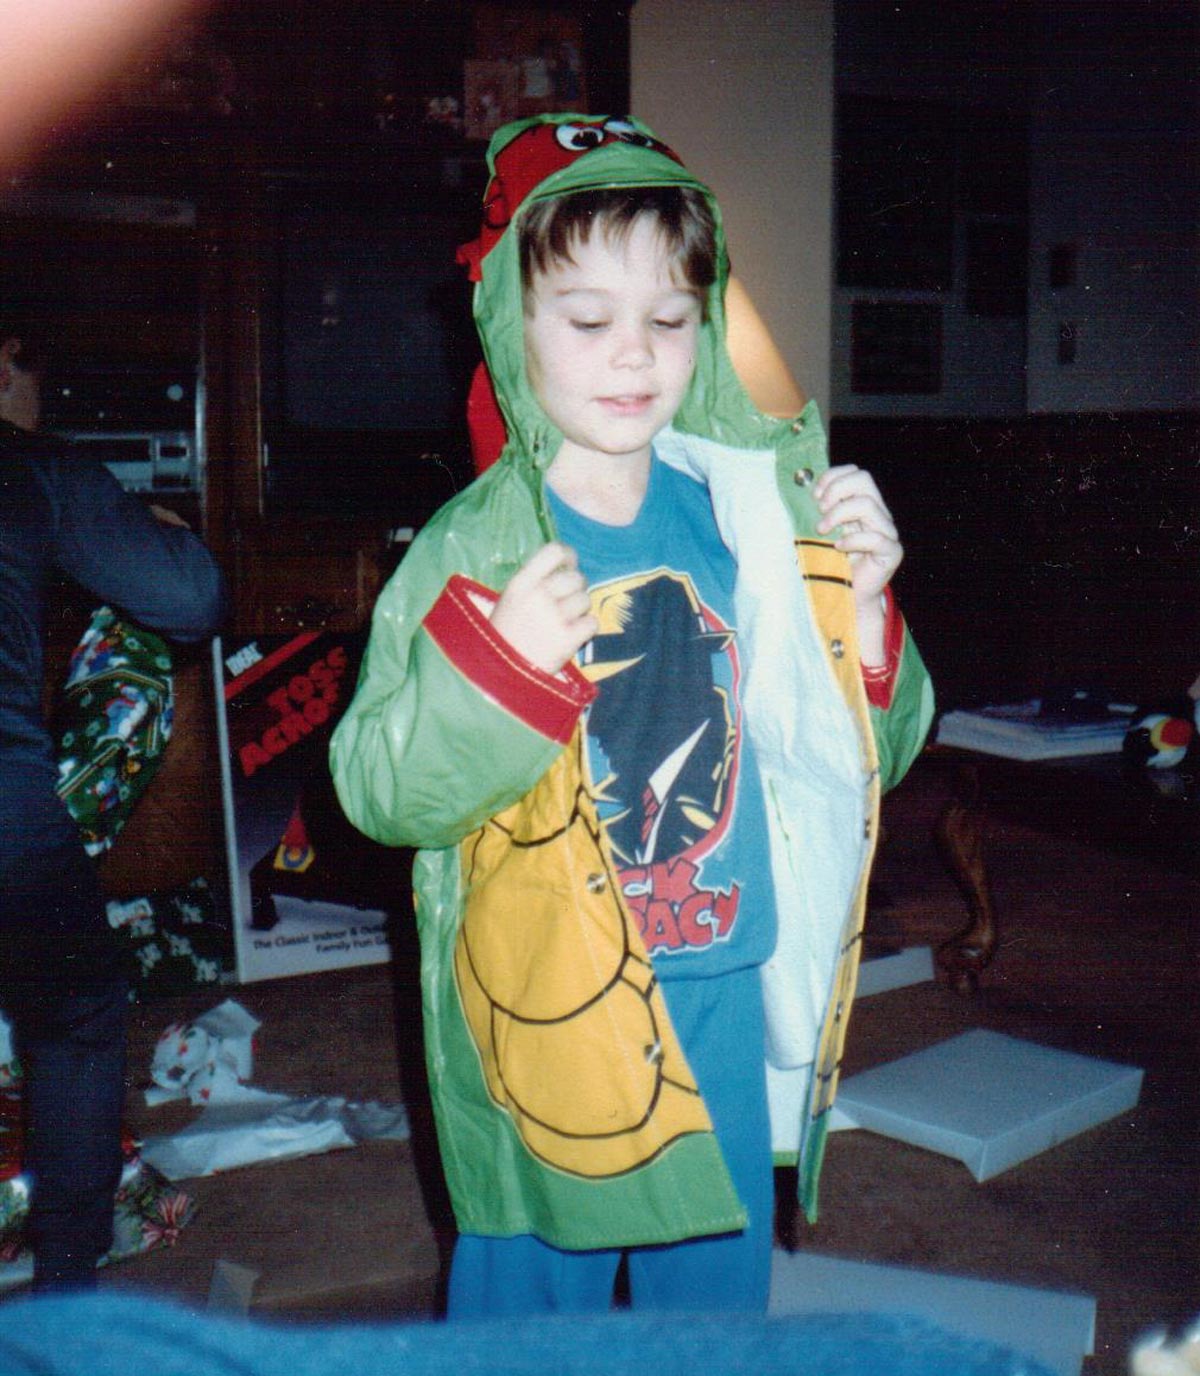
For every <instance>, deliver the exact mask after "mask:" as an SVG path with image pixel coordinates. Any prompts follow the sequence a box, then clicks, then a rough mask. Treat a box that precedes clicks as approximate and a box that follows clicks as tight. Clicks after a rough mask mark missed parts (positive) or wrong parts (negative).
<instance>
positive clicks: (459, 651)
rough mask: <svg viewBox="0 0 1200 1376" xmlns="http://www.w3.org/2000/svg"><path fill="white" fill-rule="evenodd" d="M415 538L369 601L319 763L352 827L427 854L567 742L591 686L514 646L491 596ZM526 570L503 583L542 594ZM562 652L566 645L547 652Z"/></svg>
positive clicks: (512, 797)
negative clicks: (362, 652) (348, 698)
mask: <svg viewBox="0 0 1200 1376" xmlns="http://www.w3.org/2000/svg"><path fill="white" fill-rule="evenodd" d="M424 535H425V536H426V537H427V538H425V539H421V538H418V540H417V542H416V544H414V546H413V548H412V550H411V551H410V552H409V554H408V555H407V556H406V557H405V560H404V563H403V564H402V565H401V566H400V568H399V570H398V571H397V573H396V574H395V575H394V576H393V578H392V580H391V582H390V583H389V584H388V586H387V587H386V588H385V589H384V590H383V593H382V594H381V595H380V598H379V601H378V603H377V604H376V608H375V614H374V617H373V620H372V627H371V638H370V642H369V644H368V646H367V653H366V657H365V659H364V661H363V667H362V671H361V673H360V675H359V682H358V687H357V690H356V692H355V695H354V699H353V701H352V702H351V704H350V706H349V707H348V708H347V710H346V713H345V715H344V716H343V717H342V720H341V721H340V722H339V723H338V726H337V729H336V730H335V732H334V735H333V740H332V742H331V746H330V767H331V770H332V774H333V780H334V784H335V786H336V788H337V793H338V797H339V799H340V800H341V804H342V808H343V810H344V811H345V813H346V816H347V817H349V819H350V820H351V822H353V823H354V825H355V826H356V827H358V829H359V830H360V831H362V832H364V833H365V834H366V835H368V836H370V837H371V838H372V839H374V840H376V841H379V842H381V843H383V844H385V845H400V846H403V845H411V846H421V847H424V848H429V849H437V848H441V847H444V846H450V845H454V844H456V843H457V842H458V841H460V840H461V839H462V838H463V837H464V836H467V835H469V834H470V833H471V832H472V831H474V830H475V829H476V828H477V827H479V826H481V825H482V824H483V823H484V822H485V821H487V819H488V818H490V817H493V816H495V815H496V814H497V813H499V812H501V811H503V810H504V809H505V808H507V807H510V806H511V805H512V804H513V803H515V802H517V801H518V800H519V799H520V798H522V797H523V796H524V795H525V794H526V793H527V792H528V791H529V790H530V789H531V788H532V787H533V785H534V784H535V783H536V782H537V781H538V780H539V779H540V778H541V777H542V776H543V775H544V774H545V773H546V771H547V770H548V769H549V768H550V766H551V765H552V764H553V763H554V761H555V760H556V759H557V758H558V757H559V756H560V755H561V753H562V751H563V749H564V747H565V746H566V745H567V744H568V742H569V741H570V740H571V738H572V736H573V735H574V732H575V728H576V725H577V724H578V721H579V718H580V715H581V713H582V712H583V709H584V708H585V707H586V706H587V704H588V703H589V702H590V701H591V699H592V697H593V696H594V689H593V688H592V686H591V684H589V683H588V682H587V680H586V679H584V678H583V676H582V675H581V674H580V673H579V672H578V670H577V669H576V668H575V667H574V665H573V664H570V663H569V662H565V660H561V659H560V660H559V663H560V665H561V667H560V668H559V669H558V670H557V671H553V670H551V669H549V668H543V667H539V665H538V664H537V663H535V662H533V661H532V660H531V659H529V658H527V657H526V655H525V653H523V652H521V651H518V650H517V649H516V648H515V647H514V645H513V644H512V643H511V642H510V641H509V640H508V639H507V638H506V636H505V635H503V634H501V632H500V631H499V630H497V628H496V626H495V625H494V624H493V620H492V617H493V613H494V612H496V611H497V609H498V605H499V603H500V601H501V599H500V598H499V597H498V595H497V594H496V593H495V592H493V591H492V590H491V589H488V588H486V587H483V586H482V585H480V584H479V583H477V582H474V581H473V580H471V579H469V578H466V577H464V576H462V575H461V574H456V573H451V574H450V575H449V577H447V573H446V570H445V569H444V568H442V567H441V566H440V562H439V560H438V558H437V557H436V554H435V553H434V552H432V551H434V550H435V547H436V546H437V545H438V543H439V537H438V535H436V534H435V535H433V536H432V538H428V537H430V532H429V531H428V530H427V531H426V532H424ZM538 558H539V556H538V555H535V556H534V559H535V560H537V559H538ZM541 559H542V560H543V561H546V560H547V556H545V555H544V554H542V555H541ZM549 562H553V561H549ZM531 565H532V570H533V572H532V574H528V570H529V569H530V568H531ZM531 565H526V569H525V570H523V572H526V573H527V577H526V578H525V579H523V580H521V574H520V573H518V574H517V575H515V576H514V579H513V582H514V583H515V582H518V580H521V581H522V582H523V583H524V584H525V585H526V590H527V591H528V592H529V593H530V594H531V595H532V596H533V597H534V598H535V599H536V598H537V597H540V596H543V595H545V594H546V593H547V589H546V588H545V586H544V581H545V580H544V579H543V578H541V577H539V574H538V568H539V566H538V565H537V564H533V563H532V561H531ZM443 580H445V581H444V582H443ZM509 586H510V587H511V586H512V584H511V583H510V585H509ZM520 590H521V589H520V584H518V592H520ZM551 595H553V593H552V592H551ZM518 600H519V601H523V600H524V598H523V597H521V598H519V599H518ZM512 602H513V599H512V598H509V599H508V607H509V610H510V611H511V610H513V607H512ZM517 612H518V616H517V619H518V620H520V619H521V612H520V608H519V607H518V608H517ZM505 620H506V618H505V616H504V615H503V614H502V615H501V624H504V622H505ZM509 629H510V633H511V624H510V627H509ZM560 629H561V628H560ZM517 634H518V638H520V633H519V632H518V633H517ZM551 634H552V636H553V637H556V638H557V636H558V634H559V632H557V631H552V632H551ZM568 639H569V636H568ZM571 652H572V651H571V650H569V649H566V648H565V645H564V646H563V647H560V649H558V650H555V651H554V652H553V654H552V656H551V658H552V659H554V658H557V657H558V656H559V654H570V653H571Z"/></svg>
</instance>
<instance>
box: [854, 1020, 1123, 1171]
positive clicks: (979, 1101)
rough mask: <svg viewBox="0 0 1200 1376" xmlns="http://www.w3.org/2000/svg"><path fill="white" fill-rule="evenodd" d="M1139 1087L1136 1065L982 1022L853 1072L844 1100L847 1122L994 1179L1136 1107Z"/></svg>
mask: <svg viewBox="0 0 1200 1376" xmlns="http://www.w3.org/2000/svg"><path fill="white" fill-rule="evenodd" d="M1141 1087H1142V1072H1141V1071H1140V1070H1138V1069H1136V1068H1135V1067H1133V1066H1126V1065H1116V1064H1114V1063H1113V1062H1111V1061H1100V1060H1095V1059H1093V1058H1092V1057H1090V1056H1078V1055H1075V1054H1074V1053H1073V1052H1069V1051H1056V1050H1054V1049H1053V1048H1051V1047H1047V1046H1037V1045H1035V1044H1034V1043H1033V1042H1025V1041H1019V1040H1018V1039H1017V1038H1015V1037H1006V1036H1004V1035H1002V1034H1001V1033H999V1032H989V1031H986V1030H984V1029H976V1030H975V1031H972V1032H964V1033H963V1034H962V1035H961V1036H958V1037H951V1038H950V1040H949V1041H944V1042H939V1043H938V1044H937V1045H935V1046H931V1047H927V1048H926V1049H925V1050H924V1051H917V1052H915V1053H914V1054H913V1055H911V1056H903V1057H901V1059H900V1060H898V1061H890V1062H889V1063H888V1064H887V1065H881V1066H877V1067H876V1068H875V1069H874V1070H865V1071H863V1072H861V1073H860V1074H858V1075H853V1076H851V1077H850V1078H849V1079H847V1080H844V1081H843V1082H842V1087H841V1089H840V1091H839V1093H838V1098H837V1106H838V1108H839V1109H840V1110H841V1118H842V1119H848V1120H849V1124H853V1125H854V1126H856V1127H860V1128H867V1129H869V1130H870V1131H871V1132H879V1133H883V1134H884V1135H885V1136H887V1137H895V1138H897V1139H898V1140H900V1141H901V1142H909V1143H911V1144H912V1145H913V1146H917V1147H928V1148H929V1150H930V1151H937V1152H941V1153H942V1154H943V1155H945V1156H953V1157H955V1158H957V1159H958V1160H959V1161H961V1162H962V1163H963V1164H964V1165H965V1166H966V1167H967V1169H968V1170H969V1171H970V1172H971V1174H972V1175H973V1176H974V1177H975V1179H976V1180H989V1179H990V1178H991V1177H992V1176H994V1175H999V1174H1000V1172H1001V1171H1005V1170H1008V1168H1009V1167H1010V1166H1015V1165H1016V1164H1017V1163H1018V1162H1020V1161H1025V1160H1028V1158H1029V1157H1031V1156H1036V1155H1037V1154H1038V1153H1039V1152H1043V1151H1046V1150H1048V1149H1049V1148H1050V1147H1054V1146H1057V1145H1058V1144H1059V1143H1060V1142H1065V1141H1066V1140H1067V1139H1068V1138H1069V1137H1075V1136H1077V1135H1078V1134H1079V1133H1081V1132H1084V1131H1085V1130H1086V1129H1088V1128H1090V1127H1095V1126H1096V1124H1098V1123H1103V1122H1105V1121H1106V1120H1108V1119H1109V1118H1115V1117H1116V1116H1117V1114H1118V1113H1124V1112H1125V1111H1126V1110H1127V1109H1131V1108H1132V1107H1133V1106H1134V1105H1135V1104H1136V1103H1137V1101H1138V1095H1139V1094H1140V1093H1141ZM849 1124H847V1126H848V1125H849Z"/></svg>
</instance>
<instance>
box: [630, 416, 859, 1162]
mask: <svg viewBox="0 0 1200 1376" xmlns="http://www.w3.org/2000/svg"><path fill="white" fill-rule="evenodd" d="M655 451H656V453H657V454H658V456H659V457H660V458H661V459H662V460H663V461H664V462H665V463H668V464H670V465H671V466H672V467H674V468H677V469H679V470H680V471H681V472H684V473H687V474H689V475H690V476H692V477H694V478H698V479H700V480H702V481H703V482H705V483H706V484H707V486H708V489H709V492H710V494H711V497H712V503H713V510H714V512H715V514H716V519H717V526H718V529H719V530H720V532H721V535H722V538H723V539H724V541H725V543H726V544H727V545H728V546H729V548H730V550H731V551H732V553H733V555H734V557H735V558H736V559H737V562H738V578H737V585H736V588H735V593H734V602H735V611H736V618H737V625H738V641H739V645H740V647H741V653H742V662H743V666H744V679H743V692H742V702H743V708H744V713H745V722H746V729H747V731H748V732H749V734H750V738H751V740H752V741H753V743H754V749H755V753H756V755H757V758H758V764H759V769H760V771H761V773H762V779H763V789H764V793H765V797H766V805H767V826H768V833H769V837H770V854H771V866H772V871H773V876H774V880H775V896H776V903H777V907H778V916H779V937H778V941H777V944H776V948H775V953H774V955H773V956H772V957H771V959H770V960H768V961H767V962H766V964H765V965H764V966H763V969H762V980H763V999H764V1004H765V1008H766V1017H767V1059H768V1062H769V1064H770V1065H771V1066H772V1067H775V1068H777V1069H779V1070H801V1069H804V1068H807V1067H808V1066H810V1065H811V1063H812V1062H813V1060H814V1059H815V1057H816V1052H817V1042H818V1039H819V1037H820V1031H821V1025H822V1022H823V1019H824V1014H825V1009H826V1006H827V1004H828V1001H829V996H830V989H831V987H832V982H833V976H834V971H835V969H836V967H837V961H838V954H839V942H840V939H841V936H842V932H843V930H844V926H845V922H846V917H847V914H848V913H849V911H850V908H851V905H852V903H853V901H854V897H855V894H856V892H857V888H858V881H859V875H860V871H861V868H862V865H863V863H864V859H865V853H866V844H867V843H866V840H865V838H864V834H863V831H864V828H863V819H864V816H865V812H864V809H865V808H866V806H867V778H866V774H865V772H864V769H863V762H862V753H861V747H860V743H859V740H858V730H857V727H856V726H855V723H854V720H853V717H852V715H851V712H850V709H849V708H848V707H847V705H846V702H845V700H844V698H843V697H842V694H841V691H840V689H839V688H838V685H837V682H836V680H835V679H834V676H833V673H832V670H831V668H830V666H829V662H828V660H827V658H826V651H825V649H824V647H823V645H822V644H821V641H820V634H819V631H818V628H817V626H816V622H815V619H814V616H813V612H812V606H811V603H810V602H809V599H808V594H807V591H806V589H805V587H804V581H803V579H802V578H801V576H800V573H799V571H798V569H797V564H796V555H795V548H794V542H793V538H794V537H793V533H792V529H791V525H790V522H789V519H788V515H787V511H786V509H785V508H784V505H783V503H782V501H781V500H780V496H779V491H778V488H777V486H776V482H777V480H776V475H775V455H774V453H772V452H770V451H763V450H734V449H730V448H728V447H726V446H723V445H720V444H717V443H716V442H714V441H710V440H704V439H700V438H697V437H696V436H694V435H681V434H679V433H677V432H675V431H673V430H667V431H664V432H663V433H661V434H660V435H659V436H658V437H657V438H656V440H655ZM760 645H762V646H764V647H766V648H767V650H768V651H769V653H766V654H759V653H758V648H759V646H760ZM789 703H792V704H795V707H794V709H791V710H789V709H788V706H787V704H789ZM785 818H787V819H791V820H790V823H789V824H788V825H790V827H791V830H790V831H789V830H788V829H786V826H785V821H784V819H785ZM772 1078H776V1077H772ZM779 1078H780V1079H781V1080H782V1079H788V1080H796V1079H798V1078H802V1079H804V1080H805V1081H807V1076H806V1075H805V1076H803V1077H795V1076H784V1077H779ZM780 1087H782V1085H781V1086H780ZM794 1094H795V1085H793V1086H792V1087H791V1094H790V1095H789V1096H788V1097H794ZM802 1117H803V1115H802V1114H796V1115H795V1116H793V1113H792V1112H790V1111H789V1112H785V1113H784V1114H783V1115H782V1120H781V1121H780V1122H779V1125H778V1126H779V1128H780V1129H782V1130H783V1133H784V1135H785V1136H786V1137H787V1138H788V1139H790V1145H791V1147H793V1148H794V1147H795V1145H796V1133H797V1131H798V1129H799V1124H800V1121H801V1120H802ZM772 1118H773V1119H774V1118H775V1114H774V1113H773V1114H772ZM788 1120H790V1122H789V1121H788ZM777 1149H778V1150H785V1149H787V1147H786V1145H777Z"/></svg>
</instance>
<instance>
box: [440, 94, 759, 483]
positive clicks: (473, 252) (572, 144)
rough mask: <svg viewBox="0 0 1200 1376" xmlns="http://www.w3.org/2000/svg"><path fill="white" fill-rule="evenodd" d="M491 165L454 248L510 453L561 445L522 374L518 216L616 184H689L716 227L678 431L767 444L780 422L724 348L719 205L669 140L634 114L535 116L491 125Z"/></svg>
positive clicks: (530, 461)
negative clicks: (476, 227) (468, 231)
mask: <svg viewBox="0 0 1200 1376" xmlns="http://www.w3.org/2000/svg"><path fill="white" fill-rule="evenodd" d="M487 165H488V172H489V180H488V185H487V189H486V191H485V193H484V203H483V225H482V229H481V232H480V236H479V238H478V239H476V240H475V241H473V242H472V243H470V244H467V245H464V247H463V248H462V249H460V250H459V259H460V261H462V262H464V263H466V264H467V265H468V267H469V268H470V270H471V276H472V279H473V280H474V281H475V283H476V286H475V295H474V314H475V323H476V326H477V328H478V330H479V335H480V340H481V342H482V345H483V353H484V358H485V360H486V363H487V368H488V372H489V373H490V375H491V379H492V385H493V387H494V389H495V394H496V399H497V402H498V403H499V407H500V411H501V413H502V415H503V417H504V423H505V428H506V431H507V434H508V443H507V445H506V447H505V450H504V457H505V458H506V459H508V460H510V461H512V462H516V463H519V464H525V465H532V466H533V468H535V469H537V470H543V469H544V468H545V467H546V466H547V465H548V464H549V463H550V461H551V460H552V459H553V457H554V455H555V454H556V453H557V452H558V448H559V445H560V444H561V442H562V435H561V433H560V432H559V431H558V430H557V429H556V428H555V427H554V426H553V425H552V424H551V423H550V421H549V420H548V419H547V417H546V415H545V413H544V412H543V411H542V408H541V406H540V405H539V404H538V402H537V400H536V398H535V397H534V395H533V392H532V390H531V389H530V387H529V383H528V379H527V376H526V372H525V349H524V310H523V302H522V294H521V265H520V254H519V251H518V248H519V245H518V229H519V224H520V219H521V215H522V213H523V212H524V211H525V210H526V209H527V208H528V207H529V206H530V205H532V204H533V203H535V202H537V201H541V200H546V199H549V198H551V197H556V196H563V195H569V194H571V193H574V192H580V191H595V190H601V189H608V188H621V187H638V186H647V187H650V186H686V187H692V188H694V189H696V190H698V191H699V192H701V193H702V194H703V195H704V196H705V197H706V198H707V199H708V202H709V205H710V206H711V208H712V212H713V219H714V223H715V225H716V232H717V277H716V281H715V282H714V283H713V286H712V288H711V289H710V291H709V300H708V309H707V312H706V319H705V322H704V324H703V325H702V327H701V331H700V337H699V340H698V344H697V357H696V371H695V374H694V376H693V378H692V382H691V385H690V387H689V390H688V393H687V395H686V396H685V398H684V402H683V404H682V406H681V407H680V410H679V412H678V414H677V415H676V418H675V422H674V428H675V429H677V430H682V431H684V432H687V433H694V434H698V435H704V436H706V437H709V438H712V439H716V440H720V441H723V442H726V443H729V444H734V445H737V446H739V447H760V446H765V445H770V444H771V443H772V442H773V439H774V437H775V435H776V434H777V433H778V432H779V428H780V425H781V422H779V421H778V420H775V419H772V418H770V417H767V416H764V415H762V414H761V413H760V412H759V411H757V409H756V408H755V407H754V405H753V403H752V402H751V401H750V398H749V396H748V395H747V394H746V392H745V390H744V388H743V387H742V385H741V382H740V381H739V380H738V377H737V374H736V373H735V372H734V369H733V365H732V363H731V362H730V360H729V357H728V354H727V352H726V348H725V310H724V297H725V286H726V283H727V281H728V277H729V261H728V254H727V251H726V246H725V235H724V230H723V227H722V221H721V212H720V207H719V205H718V204H717V201H716V198H715V197H714V196H713V194H712V192H711V191H710V190H709V188H708V187H707V186H705V185H704V184H703V183H702V182H700V181H699V180H697V179H696V178H695V177H694V176H692V174H691V173H690V172H689V171H688V170H687V168H685V167H684V165H683V163H682V162H681V161H680V160H679V158H678V157H677V156H676V154H675V153H673V152H672V151H671V150H670V149H669V148H668V147H667V146H666V144H664V143H662V142H661V141H660V140H659V139H657V138H656V137H655V135H654V134H653V133H652V132H651V131H650V129H648V128H647V127H646V125H644V124H642V123H641V121H639V120H636V119H632V118H620V119H617V118H614V117H612V116H606V115H581V114H571V113H566V114H548V115H538V116H535V117H533V118H531V119H524V120H517V121H515V122H513V123H511V124H506V125H504V126H503V127H502V128H501V129H499V130H497V132H496V133H495V134H494V135H493V137H492V141H491V144H490V145H489V147H488V154H487ZM784 424H785V425H786V422H785V423H784Z"/></svg>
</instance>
